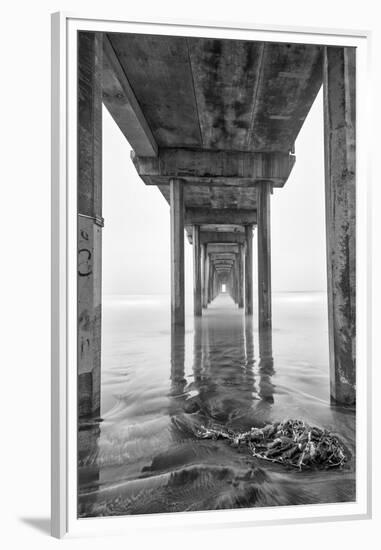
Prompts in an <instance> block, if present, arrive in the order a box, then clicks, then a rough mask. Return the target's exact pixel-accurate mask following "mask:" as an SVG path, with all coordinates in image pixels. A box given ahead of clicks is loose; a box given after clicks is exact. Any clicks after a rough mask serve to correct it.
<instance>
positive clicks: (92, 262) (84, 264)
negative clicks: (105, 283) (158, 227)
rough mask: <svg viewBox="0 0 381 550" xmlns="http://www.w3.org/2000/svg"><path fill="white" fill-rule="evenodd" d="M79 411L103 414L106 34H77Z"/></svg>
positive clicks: (88, 413)
mask: <svg viewBox="0 0 381 550" xmlns="http://www.w3.org/2000/svg"><path fill="white" fill-rule="evenodd" d="M77 74H78V164H77V169H78V233H77V235H78V237H77V238H78V249H77V251H78V260H77V270H78V277H77V292H78V301H77V308H78V309H77V314H78V349H77V353H78V415H79V417H89V416H97V415H99V414H100V381H101V298H102V286H101V283H102V227H103V218H102V33H94V32H79V33H78V73H77Z"/></svg>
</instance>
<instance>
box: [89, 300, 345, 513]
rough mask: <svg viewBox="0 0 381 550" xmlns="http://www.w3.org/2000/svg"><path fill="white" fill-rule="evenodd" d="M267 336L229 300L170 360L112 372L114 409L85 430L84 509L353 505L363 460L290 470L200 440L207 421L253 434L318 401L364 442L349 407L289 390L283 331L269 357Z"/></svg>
mask: <svg viewBox="0 0 381 550" xmlns="http://www.w3.org/2000/svg"><path fill="white" fill-rule="evenodd" d="M126 326H127V323H126ZM255 334H256V332H255V328H254V327H253V321H252V317H250V316H245V315H244V314H243V312H242V310H240V309H238V308H237V307H235V306H234V305H233V303H232V301H231V300H230V298H228V297H227V296H226V297H224V296H221V297H219V298H217V300H216V301H215V302H214V303H213V305H212V306H211V307H209V308H208V310H207V311H206V312H205V314H204V316H203V318H201V319H200V318H195V319H194V326H193V331H192V332H189V330H187V331H186V332H185V331H184V330H181V329H180V330H179V329H177V330H176V331H172V333H171V334H170V335H168V336H169V338H168V340H167V346H168V347H167V355H166V357H167V359H166V360H165V357H164V359H162V361H161V362H160V361H157V363H155V362H153V361H152V358H150V359H149V364H146V365H144V364H142V366H140V367H138V366H137V365H132V366H130V365H129V364H128V363H126V366H122V365H120V366H119V367H118V369H116V368H115V369H114V370H112V371H111V372H110V373H109V374H107V371H106V373H105V376H104V380H103V387H102V399H103V398H104V399H107V400H108V401H107V402H110V399H111V397H110V395H113V396H114V404H113V405H112V406H111V408H109V410H105V411H104V414H102V417H103V421H102V422H101V423H99V424H96V425H94V426H91V425H87V426H83V428H82V429H81V430H80V436H79V466H80V467H79V515H80V516H82V517H89V516H98V515H123V514H145V513H159V512H175V511H185V510H207V509H217V508H236V507H256V506H274V505H287V504H302V503H315V502H316V503H318V502H338V501H347V500H353V498H354V494H355V493H354V470H353V467H351V468H350V469H348V470H347V471H345V472H341V471H340V472H320V473H316V474H311V473H308V472H307V473H300V472H295V471H289V470H287V469H285V468H284V467H282V466H279V465H274V464H269V463H263V461H262V462H261V461H260V460H259V459H254V458H253V457H252V456H251V455H250V453H249V452H246V451H245V450H242V449H241V450H237V449H235V448H233V447H231V446H230V445H229V444H227V443H226V442H225V441H220V440H218V441H212V440H200V439H199V438H198V437H196V436H195V433H196V431H197V427H199V426H201V425H209V426H213V425H217V426H218V425H219V426H221V425H223V426H224V427H227V428H231V429H234V430H237V431H238V430H239V431H242V430H245V429H248V428H250V427H252V426H263V425H265V424H266V423H268V422H271V421H273V420H274V419H277V420H281V419H282V416H283V415H284V411H285V410H287V414H290V415H299V416H300V415H301V414H302V408H301V407H306V410H307V408H308V410H309V411H310V413H309V414H310V415H311V417H312V415H315V417H316V418H317V420H319V419H320V420H321V422H322V423H328V419H329V422H336V423H337V426H339V425H340V427H341V429H342V430H343V433H344V432H345V433H344V435H347V436H348V437H349V438H352V437H353V434H354V432H353V429H354V428H353V422H352V420H353V419H352V418H350V417H348V415H347V413H345V412H343V411H341V410H333V409H332V408H330V407H329V405H326V404H325V402H323V401H320V402H319V401H318V400H316V401H315V402H314V401H313V400H312V401H311V399H310V398H304V397H303V394H302V392H300V391H299V392H298V388H297V387H295V388H292V386H290V387H289V388H287V390H285V388H284V387H283V374H284V373H283V374H282V368H283V369H284V367H283V364H282V361H281V360H280V363H279V368H280V371H281V372H277V370H278V368H277V367H276V365H275V364H274V359H273V351H272V349H271V338H266V339H265V338H264V337H262V338H261V342H259V348H260V350H261V357H258V355H256V349H255V343H254V335H255ZM146 337H147V335H145V338H146ZM131 353H132V351H131V350H130V351H129V354H128V350H126V355H123V358H124V357H126V358H127V361H128V358H129V356H131ZM142 354H143V352H142ZM164 354H165V351H164V348H163V355H164ZM123 360H124V359H123ZM123 364H124V363H123ZM292 372H293V371H292V369H289V370H288V371H287V378H290V376H291V375H292ZM310 377H311V380H312V379H313V377H314V375H313V373H312V372H311V373H310ZM275 379H277V381H275ZM312 383H314V384H318V383H321V382H319V380H318V378H316V377H315V379H314V380H313V382H312ZM327 397H328V396H327ZM285 398H286V401H287V407H285V405H284V403H285ZM293 400H295V401H296V404H294V402H293ZM327 403H328V400H327ZM346 415H347V416H346ZM307 420H308V417H307ZM317 423H319V422H317ZM350 440H351V439H350Z"/></svg>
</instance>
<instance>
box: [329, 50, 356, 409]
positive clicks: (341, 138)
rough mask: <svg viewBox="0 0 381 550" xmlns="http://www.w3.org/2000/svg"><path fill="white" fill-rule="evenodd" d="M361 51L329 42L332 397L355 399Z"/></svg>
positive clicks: (347, 401) (349, 400)
mask: <svg viewBox="0 0 381 550" xmlns="http://www.w3.org/2000/svg"><path fill="white" fill-rule="evenodd" d="M355 72H356V51H355V48H342V47H326V48H324V62H323V85H324V136H325V197H326V240H327V282H328V321H329V323H328V324H329V353H330V373H331V377H330V378H331V398H332V400H334V401H337V402H339V403H343V404H354V403H355V401H356V141H355V140H356V97H355V94H356V89H355V86H356V82H355V80H356V78H355V76H356V75H355Z"/></svg>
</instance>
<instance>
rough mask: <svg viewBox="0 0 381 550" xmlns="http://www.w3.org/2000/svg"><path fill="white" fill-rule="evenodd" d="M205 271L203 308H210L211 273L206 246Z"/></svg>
mask: <svg viewBox="0 0 381 550" xmlns="http://www.w3.org/2000/svg"><path fill="white" fill-rule="evenodd" d="M204 250H205V256H204V257H205V269H204V294H203V306H204V307H205V308H207V307H208V303H209V271H210V257H209V254H208V250H207V247H206V246H205V249H204Z"/></svg>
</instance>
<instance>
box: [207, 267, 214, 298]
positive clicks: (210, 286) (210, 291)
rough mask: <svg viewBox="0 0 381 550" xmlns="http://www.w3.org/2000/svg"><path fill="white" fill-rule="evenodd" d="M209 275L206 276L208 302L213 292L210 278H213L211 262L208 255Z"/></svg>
mask: <svg viewBox="0 0 381 550" xmlns="http://www.w3.org/2000/svg"><path fill="white" fill-rule="evenodd" d="M208 272H209V277H208V304H210V303H211V301H212V300H213V296H212V292H213V289H212V279H213V262H212V261H211V260H210V257H209V271H208Z"/></svg>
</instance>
